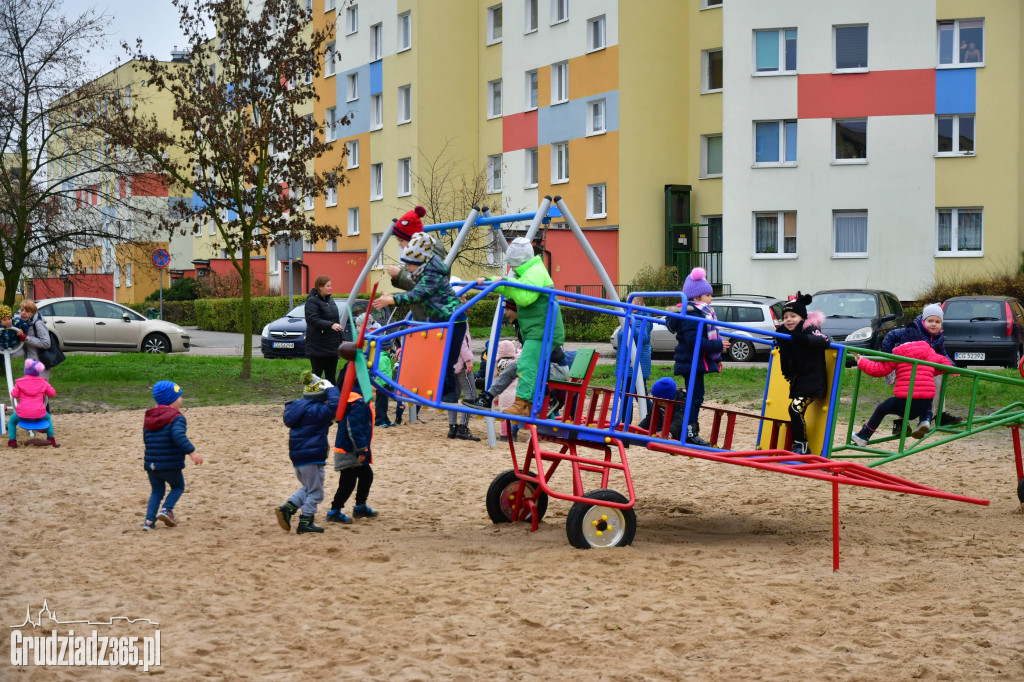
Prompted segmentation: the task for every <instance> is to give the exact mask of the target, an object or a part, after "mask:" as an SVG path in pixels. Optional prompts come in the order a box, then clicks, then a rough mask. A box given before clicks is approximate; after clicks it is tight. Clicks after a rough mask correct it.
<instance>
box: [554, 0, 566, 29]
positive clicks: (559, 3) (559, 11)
mask: <svg viewBox="0 0 1024 682" xmlns="http://www.w3.org/2000/svg"><path fill="white" fill-rule="evenodd" d="M563 21H569V0H551V24H552V26H553V25H555V24H560V23H562V22H563Z"/></svg>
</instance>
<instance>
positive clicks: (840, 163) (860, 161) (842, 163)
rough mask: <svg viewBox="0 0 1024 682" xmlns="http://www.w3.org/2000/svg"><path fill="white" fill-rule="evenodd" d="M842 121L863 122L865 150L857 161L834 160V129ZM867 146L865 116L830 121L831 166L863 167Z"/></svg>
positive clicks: (866, 121) (835, 137) (865, 161)
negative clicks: (859, 165)
mask: <svg viewBox="0 0 1024 682" xmlns="http://www.w3.org/2000/svg"><path fill="white" fill-rule="evenodd" d="M842 121H864V146H865V149H864V157H863V158H859V159H839V158H836V139H837V137H838V136H837V135H836V129H837V128H838V127H839V123H840V122H842ZM937 137H938V135H936V138H937ZM867 146H868V117H867V116H861V117H854V118H834V119H832V164H833V165H836V166H846V165H857V164H861V165H863V164H866V163H867V162H868V150H867Z"/></svg>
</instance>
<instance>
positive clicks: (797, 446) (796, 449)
mask: <svg viewBox="0 0 1024 682" xmlns="http://www.w3.org/2000/svg"><path fill="white" fill-rule="evenodd" d="M792 453H793V454H794V455H809V454H811V451H810V450H809V449H808V448H807V443H806V442H804V441H800V440H795V441H793V448H792Z"/></svg>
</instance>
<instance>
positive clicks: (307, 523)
mask: <svg viewBox="0 0 1024 682" xmlns="http://www.w3.org/2000/svg"><path fill="white" fill-rule="evenodd" d="M295 532H296V533H297V534H299V535H302V534H303V533H323V532H324V529H323V528H322V527H321V526H318V525H316V524H315V523H313V515H312V514H303V515H301V516H300V517H299V525H298V527H297V528H296V529H295Z"/></svg>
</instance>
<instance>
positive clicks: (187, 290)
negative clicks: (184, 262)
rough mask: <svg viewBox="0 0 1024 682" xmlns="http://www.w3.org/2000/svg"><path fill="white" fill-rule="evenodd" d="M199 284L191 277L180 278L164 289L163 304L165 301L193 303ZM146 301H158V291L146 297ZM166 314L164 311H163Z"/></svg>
mask: <svg viewBox="0 0 1024 682" xmlns="http://www.w3.org/2000/svg"><path fill="white" fill-rule="evenodd" d="M199 293H200V291H199V282H197V281H196V280H194V279H192V278H191V277H182V278H181V279H178V280H175V281H174V283H172V284H171V286H169V287H167V288H166V289H164V302H167V301H194V300H196V299H197V298H199ZM146 300H147V301H159V300H160V290H159V289H157V290H156V291H154V292H153V293H151V294H150V295H149V296H147V297H146ZM165 312H166V311H165Z"/></svg>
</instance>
